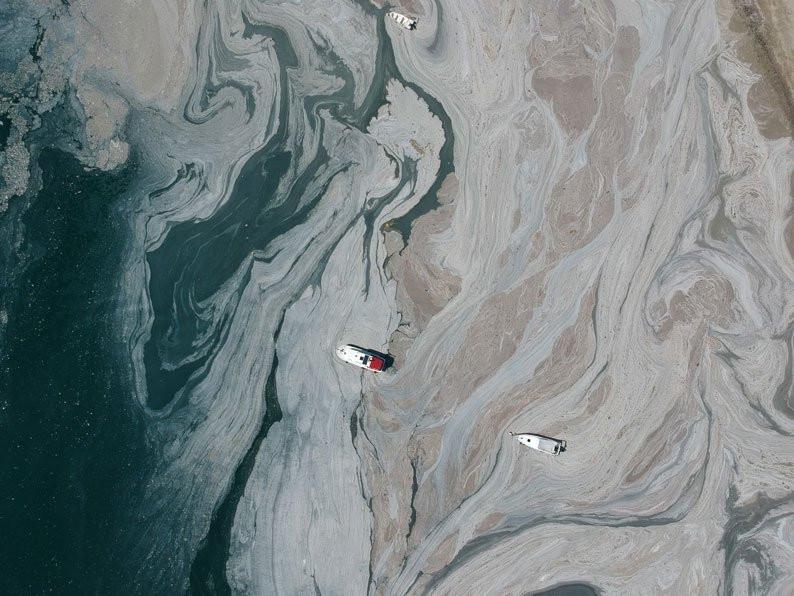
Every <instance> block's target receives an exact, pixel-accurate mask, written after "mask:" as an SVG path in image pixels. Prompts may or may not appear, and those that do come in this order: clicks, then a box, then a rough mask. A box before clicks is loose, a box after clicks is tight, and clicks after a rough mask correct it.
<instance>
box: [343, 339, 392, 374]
mask: <svg viewBox="0 0 794 596" xmlns="http://www.w3.org/2000/svg"><path fill="white" fill-rule="evenodd" d="M336 357H337V358H339V359H340V360H341V361H343V362H347V363H348V364H352V365H353V366H357V367H359V368H363V369H365V370H369V371H372V372H381V371H383V369H385V368H386V359H385V358H384V357H383V356H382V355H381V354H380V353H378V352H375V351H374V350H367V349H366V348H360V347H359V346H354V345H352V344H345V345H342V346H339V347H337V348H336Z"/></svg>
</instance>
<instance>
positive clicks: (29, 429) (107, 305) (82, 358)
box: [0, 150, 145, 594]
mask: <svg viewBox="0 0 794 596" xmlns="http://www.w3.org/2000/svg"><path fill="white" fill-rule="evenodd" d="M38 163H39V166H40V168H41V190H40V192H39V193H38V194H37V195H36V196H35V197H33V200H32V203H31V205H30V208H29V209H28V211H27V212H26V213H25V214H24V215H23V216H22V217H21V220H18V221H21V223H22V224H23V226H24V229H23V230H22V232H24V235H23V236H22V237H23V238H24V243H23V245H22V246H21V250H20V254H22V255H23V256H24V258H25V259H28V260H29V263H28V265H27V266H26V267H25V268H24V270H23V273H22V274H21V276H20V277H18V278H16V279H9V277H6V281H7V282H9V281H10V282H11V283H7V284H4V288H3V294H4V298H5V302H6V304H7V305H9V307H8V325H7V328H6V335H5V337H4V341H3V343H2V346H1V352H0V396H2V404H3V408H4V409H3V412H2V416H1V417H0V437H2V440H0V449H1V450H2V451H1V452H0V486H2V497H1V498H0V503H2V506H1V507H2V508H1V509H0V561H1V562H2V564H0V567H2V571H0V593H2V594H40V593H54V594H80V593H101V591H102V590H101V583H102V581H103V578H104V577H107V576H108V575H110V574H112V573H113V569H112V566H113V562H112V560H110V559H109V557H108V556H107V553H108V552H109V551H110V550H111V549H112V545H111V544H110V542H111V541H112V536H113V534H114V533H115V528H113V527H112V520H113V519H114V517H115V513H114V507H115V504H116V503H119V502H121V501H122V499H121V498H120V497H121V495H122V494H124V493H125V492H126V491H128V490H129V487H130V486H131V485H134V484H135V480H136V478H138V477H140V476H141V473H142V469H141V466H142V465H143V463H144V459H145V457H144V450H143V448H142V434H141V426H140V421H139V420H138V419H137V417H136V415H135V413H134V412H133V411H131V410H130V409H129V399H128V398H127V395H128V393H129V392H128V390H127V389H126V388H125V381H124V379H121V378H119V376H118V375H117V373H116V372H115V371H116V370H117V368H116V367H115V366H114V365H113V361H112V359H111V358H110V355H109V354H110V347H111V342H112V341H113V338H112V337H111V336H110V335H109V329H110V327H109V317H110V314H111V312H112V309H113V302H112V300H113V299H112V296H113V295H114V291H113V285H114V283H115V279H116V276H117V275H118V272H119V266H118V263H119V253H120V250H121V238H122V233H121V232H122V230H121V229H120V228H121V226H120V224H119V223H118V222H117V221H116V220H115V219H114V217H113V207H114V204H115V203H116V202H117V201H119V200H121V197H122V196H123V194H124V191H125V189H126V188H127V186H128V184H129V182H130V180H131V179H132V177H133V176H134V174H135V166H134V165H129V166H128V167H126V168H124V169H123V170H121V171H119V172H116V173H113V174H107V173H101V172H86V171H84V169H83V168H82V166H81V165H80V164H78V163H77V161H76V160H75V159H74V158H73V157H71V156H70V155H68V154H65V153H62V152H60V151H57V150H45V151H44V152H43V153H42V154H41V156H40V158H39V161H38ZM21 203H22V199H20V200H19V201H17V204H21ZM13 216H14V213H13V212H12V213H9V214H7V217H5V218H4V219H3V220H2V224H3V226H2V233H3V237H4V239H8V238H9V237H19V236H17V235H16V234H19V233H21V232H20V230H14V229H13V227H15V222H14V219H13ZM4 254H5V256H6V258H5V259H4V262H3V266H4V272H5V273H6V274H8V273H11V272H12V271H13V270H14V269H15V268H14V265H15V263H14V262H12V259H10V258H8V253H6V252H5V251H4ZM17 264H18V263H17Z"/></svg>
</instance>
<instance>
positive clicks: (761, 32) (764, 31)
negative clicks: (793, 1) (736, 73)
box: [733, 0, 794, 131]
mask: <svg viewBox="0 0 794 596" xmlns="http://www.w3.org/2000/svg"><path fill="white" fill-rule="evenodd" d="M733 3H734V6H735V7H736V10H737V12H738V13H739V14H740V15H741V16H742V18H743V20H744V22H745V24H746V25H747V27H748V29H749V30H750V32H751V33H752V36H753V39H754V40H755V43H756V45H757V47H758V48H759V50H760V51H761V53H762V55H763V58H764V60H763V61H764V62H766V64H767V65H768V66H767V67H765V68H764V69H763V70H764V72H763V74H764V75H765V76H768V77H769V81H768V82H769V83H770V84H771V85H772V86H773V88H774V89H775V91H776V92H777V93H778V94H779V95H780V98H781V100H782V102H783V105H784V112H785V114H786V118H787V119H788V123H789V127H790V129H791V131H794V50H792V46H791V38H792V35H794V13H792V12H791V6H786V4H785V3H784V2H781V1H780V0H733Z"/></svg>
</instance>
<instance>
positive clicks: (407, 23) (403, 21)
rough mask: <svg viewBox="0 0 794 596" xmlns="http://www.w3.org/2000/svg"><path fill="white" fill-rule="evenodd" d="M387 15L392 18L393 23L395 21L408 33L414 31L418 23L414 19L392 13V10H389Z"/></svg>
mask: <svg viewBox="0 0 794 596" xmlns="http://www.w3.org/2000/svg"><path fill="white" fill-rule="evenodd" d="M388 15H389V16H390V17H391V18H393V19H394V20H395V21H397V23H399V24H400V25H402V26H403V27H405V28H406V29H408V30H410V31H413V30H414V29H416V24H417V23H418V22H419V21H417V20H416V19H414V18H411V17H407V16H405V15H404V14H400V13H399V12H394V11H393V10H390V11H389V12H388Z"/></svg>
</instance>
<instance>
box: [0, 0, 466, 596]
mask: <svg viewBox="0 0 794 596" xmlns="http://www.w3.org/2000/svg"><path fill="white" fill-rule="evenodd" d="M362 5H363V6H365V8H366V10H367V12H369V13H371V14H372V15H373V16H374V17H376V18H377V19H379V20H378V23H379V24H378V37H379V40H380V41H379V45H378V48H377V51H376V52H375V55H374V60H375V62H376V72H375V76H374V79H373V81H372V83H371V85H370V87H369V89H368V90H367V93H366V98H365V100H364V101H363V102H362V104H361V105H358V106H354V105H353V103H354V102H353V97H354V93H355V89H354V77H353V75H352V73H351V72H350V71H349V70H348V68H347V67H346V66H345V64H344V63H343V62H342V61H341V60H340V59H339V58H338V57H337V56H335V55H334V54H333V52H331V51H330V50H327V49H324V48H319V47H318V48H317V52H318V56H319V57H320V59H321V60H323V61H324V64H325V68H327V70H329V71H334V72H335V74H336V75H337V76H338V77H339V78H340V79H341V80H343V81H344V82H345V84H344V86H343V88H342V89H341V90H338V91H336V92H333V93H331V94H329V95H318V96H309V97H306V98H302V101H303V106H302V109H303V110H305V116H306V119H307V121H308V122H309V123H310V125H311V126H318V124H317V122H316V119H315V118H316V117H315V114H316V111H317V110H318V109H320V108H321V107H322V108H323V109H326V110H329V111H330V112H331V113H332V114H333V115H334V117H335V118H337V119H338V120H339V121H341V122H343V123H344V124H346V125H348V126H351V127H355V128H358V129H359V130H362V131H363V130H364V129H365V128H366V126H367V124H368V122H369V120H370V119H371V117H372V116H374V115H375V114H376V113H377V111H378V109H379V108H380V107H381V106H382V105H383V103H384V102H385V98H386V84H387V83H388V81H389V80H390V79H392V78H394V79H397V80H399V81H401V82H402V83H403V84H404V85H406V86H408V87H411V88H412V89H413V90H414V91H415V92H416V93H417V94H418V95H419V96H420V97H422V98H423V99H424V100H425V101H426V102H427V103H428V105H429V106H430V108H431V110H432V111H433V112H434V113H435V114H436V115H437V116H438V117H439V118H440V120H441V122H442V125H443V126H444V129H445V134H446V142H445V144H444V147H443V150H442V154H441V159H442V166H441V170H442V171H441V172H440V174H439V176H438V179H437V180H436V183H435V184H434V186H433V188H432V189H431V191H430V192H429V193H427V194H426V195H425V196H423V197H418V199H419V200H418V203H417V206H416V207H414V209H412V210H411V212H410V213H409V214H408V215H407V216H404V217H402V218H400V220H399V221H397V222H395V227H396V229H399V230H400V231H401V232H402V233H403V234H404V235H405V236H406V238H407V237H408V236H409V234H410V228H411V224H412V221H413V220H414V218H416V217H418V216H419V215H421V214H422V213H425V212H427V211H429V210H431V209H433V208H434V207H435V206H437V198H436V196H435V194H436V191H437V190H438V188H439V186H440V184H441V182H442V181H443V178H444V177H445V176H446V174H447V173H449V172H451V171H452V169H453V165H452V155H453V140H452V130H451V124H450V122H449V118H448V117H447V116H446V114H445V113H444V110H443V108H442V106H441V105H440V104H438V102H436V101H435V100H434V99H433V98H432V97H429V96H428V95H427V94H426V93H425V92H424V91H423V90H422V89H421V88H419V87H417V86H415V85H412V84H411V83H410V82H408V81H405V80H404V79H403V78H402V75H401V74H400V72H399V71H398V69H397V66H396V64H395V60H394V55H393V52H392V48H391V45H390V43H389V41H388V36H387V35H386V33H385V30H384V23H383V19H382V12H383V11H380V10H376V9H374V8H372V7H371V6H369V5H367V4H366V3H362ZM244 35H246V36H252V35H258V36H265V37H269V38H271V39H273V40H274V43H275V47H276V49H277V52H278V54H279V64H280V69H281V71H280V73H279V76H280V78H281V82H282V85H281V88H282V89H285V90H288V91H286V92H285V93H284V95H283V96H282V97H281V98H280V100H279V108H278V114H277V115H278V121H279V128H278V130H276V131H275V132H274V134H273V135H272V137H271V141H270V142H269V143H268V144H267V145H266V146H265V147H263V148H262V149H261V150H259V151H258V152H256V153H255V154H254V155H252V156H251V157H250V158H249V159H248V161H247V163H245V164H244V165H243V166H242V169H241V171H240V175H239V176H238V179H237V180H236V181H234V187H233V191H232V193H231V196H230V198H229V200H228V202H227V203H226V204H225V205H223V206H222V207H221V208H220V209H218V210H217V212H215V213H214V214H213V215H212V217H210V218H208V219H207V220H204V221H187V222H184V223H181V224H178V225H174V226H172V227H171V228H170V229H169V232H168V234H167V236H166V238H165V239H164V241H163V242H162V243H161V244H160V245H159V246H158V248H156V249H155V250H153V251H151V252H149V253H147V255H146V256H145V258H146V264H147V266H148V268H149V272H150V280H149V283H148V287H147V290H148V294H149V298H150V300H151V306H152V312H153V315H154V318H153V323H152V329H151V338H150V339H149V340H148V341H147V343H146V344H145V346H144V350H143V351H144V365H145V382H146V389H147V406H148V407H149V408H151V410H152V411H159V412H166V411H168V412H170V414H167V415H168V416H181V415H183V414H181V413H180V406H181V405H183V402H184V400H185V399H186V398H185V396H187V395H189V394H190V391H191V390H192V388H193V387H195V386H196V385H197V384H198V383H199V382H200V380H201V377H202V375H203V374H205V372H206V369H207V367H208V365H209V363H211V359H212V357H213V355H214V354H215V352H216V351H217V346H218V345H219V343H221V342H222V341H223V334H224V333H225V330H226V329H227V328H228V323H229V321H230V320H231V318H232V316H233V315H234V309H235V308H236V300H237V299H238V298H239V296H236V297H235V296H233V297H232V298H230V299H229V301H228V302H227V303H226V304H225V306H224V308H225V309H226V310H225V311H224V312H223V313H222V315H221V316H220V317H219V318H218V320H213V321H212V324H211V325H210V324H208V323H207V321H208V318H206V317H202V313H200V312H196V310H195V308H194V306H193V305H194V304H195V301H199V302H200V301H201V300H202V299H204V298H207V297H211V296H213V295H214V294H216V293H217V292H218V290H219V288H220V287H221V286H222V285H223V284H224V283H226V282H227V281H228V280H229V279H230V278H231V277H232V276H233V275H234V274H235V271H237V270H238V269H239V268H240V265H241V264H242V263H244V262H245V261H246V259H248V258H249V257H250V255H251V254H253V253H254V252H255V251H262V250H263V249H265V248H266V247H267V246H268V244H269V243H270V242H271V241H272V240H273V239H274V238H277V237H278V236H280V235H282V234H286V233H288V232H289V231H290V230H291V229H292V228H294V227H295V226H297V225H298V224H300V223H301V222H304V221H305V220H306V219H307V217H308V216H309V212H310V210H311V209H313V208H314V207H315V206H316V204H317V202H318V201H320V200H321V199H322V196H323V194H324V191H325V187H326V186H325V184H326V183H325V177H327V178H328V180H330V178H331V176H332V175H333V173H328V172H325V173H324V172H323V168H324V166H325V165H326V164H327V163H328V161H329V156H328V155H327V154H326V152H325V151H324V150H320V151H319V152H318V153H317V155H315V156H314V157H313V158H312V159H311V160H309V163H308V165H306V166H305V167H304V168H303V169H302V170H301V171H300V172H297V173H295V172H292V171H291V170H290V167H291V166H292V164H294V163H296V162H298V161H299V159H300V157H301V152H302V151H303V150H304V148H303V146H302V144H301V143H300V142H299V141H298V142H296V140H295V138H294V136H295V135H294V134H293V131H289V130H287V129H286V125H285V123H286V122H289V121H291V118H290V114H289V113H288V110H289V109H291V108H290V106H291V105H294V104H291V103H290V102H289V99H290V97H289V95H288V93H289V87H290V85H289V84H288V78H289V76H293V75H294V73H292V74H291V73H290V72H289V71H290V69H293V68H294V67H295V65H296V64H297V58H296V56H295V52H294V50H293V48H292V46H291V43H290V40H289V39H288V38H287V35H286V34H285V33H284V32H283V31H280V30H278V29H274V28H271V27H266V26H262V25H252V24H250V23H246V28H245V31H244ZM219 60H220V58H219ZM221 62H222V61H220V62H219V65H220V66H224V67H227V68H229V69H232V67H233V66H234V65H233V64H231V63H229V64H223V63H221ZM218 89H219V88H218V87H217V85H216V84H215V83H214V82H212V81H210V80H208V81H207V82H206V85H205V86H204V87H203V88H202V87H201V86H198V87H197V90H196V94H197V97H198V99H197V101H198V103H199V104H202V102H204V103H206V99H207V97H209V96H211V95H212V94H214V93H217V92H218ZM249 91H250V90H247V89H245V88H240V92H241V93H242V94H243V95H244V96H245V97H246V98H248V100H249V104H250V103H251V101H252V100H251V96H250V92H249ZM204 107H206V106H204ZM249 108H251V109H253V108H252V107H251V105H249ZM185 116H186V118H187V119H189V118H188V114H187V111H186V112H185ZM302 116H303V115H301V118H302ZM59 118H65V116H64V114H62V113H59V112H53V113H52V114H51V115H49V116H48V117H47V120H48V121H50V123H51V126H49V127H47V126H45V128H47V129H48V131H49V132H48V133H47V134H50V135H53V136H52V138H45V136H46V135H45V134H44V133H43V132H42V133H40V135H39V137H40V139H41V140H43V141H44V143H45V144H46V143H47V142H49V141H50V140H57V141H58V142H60V143H65V144H68V145H69V146H72V147H77V146H78V145H79V140H78V139H79V136H80V135H75V134H73V133H69V132H68V131H69V130H72V129H73V128H74V127H72V126H70V125H67V124H65V123H62V122H58V119H59ZM292 120H294V118H293V119H292ZM193 124H194V125H200V124H201V123H200V122H193ZM7 128H8V126H7V123H6V121H5V120H3V118H2V115H0V145H2V144H3V143H5V142H6V141H7V136H8V135H7ZM58 135H61V136H64V137H69V138H58V139H55V137H56V136H58ZM141 151H142V153H141V155H146V154H145V153H143V151H144V149H143V148H141ZM35 159H36V167H34V168H33V171H34V180H33V181H32V184H31V188H33V189H38V190H36V191H35V192H34V191H31V195H30V196H27V197H24V198H20V199H18V200H15V201H14V202H13V204H12V208H11V209H10V211H9V212H8V213H6V214H4V215H2V216H0V273H2V274H3V276H4V279H5V283H4V286H3V288H2V304H3V305H4V308H5V309H6V312H7V315H8V324H7V326H6V327H5V331H4V335H2V336H0V437H2V440H0V483H1V484H0V485H1V486H2V487H3V494H2V497H0V596H3V595H5V594H44V593H53V594H174V593H179V592H180V591H182V590H183V589H184V587H185V586H187V589H188V591H189V592H191V593H194V594H227V593H229V591H230V589H229V585H228V583H227V581H226V578H225V565H226V560H227V558H228V554H229V544H230V538H231V535H232V530H233V529H232V525H233V521H234V517H235V513H236V511H237V506H238V503H239V501H240V498H241V495H242V494H243V491H244V489H245V486H246V484H247V482H248V479H249V476H250V474H251V470H252V469H253V465H254V461H255V458H256V455H257V453H258V451H259V449H260V446H261V443H262V442H263V441H264V440H266V438H267V431H268V429H269V428H270V426H271V425H272V424H273V423H274V422H275V421H277V420H278V419H279V418H280V417H281V410H280V407H279V402H278V395H277V394H276V390H275V380H274V379H275V370H276V368H277V365H278V363H277V361H274V362H273V370H272V371H271V375H270V379H269V380H268V383H267V387H266V390H265V395H264V396H263V399H264V401H265V404H266V411H265V414H264V416H263V419H262V420H261V421H260V427H259V432H258V433H257V435H256V437H255V438H254V440H253V442H252V443H251V445H248V446H246V451H245V455H244V457H243V458H242V460H241V461H240V462H239V464H238V466H237V468H236V469H234V470H230V471H229V478H230V484H229V488H228V491H227V492H226V494H224V495H223V496H222V498H221V499H220V500H219V501H218V502H217V503H216V504H215V506H214V508H213V509H212V510H211V511H195V512H192V511H189V512H187V514H184V512H179V513H177V512H176V511H175V510H176V508H174V509H175V510H174V511H171V510H170V509H169V506H168V503H167V497H168V493H169V491H170V487H167V486H166V487H165V489H163V493H164V494H165V497H164V498H163V499H162V500H159V501H157V502H156V503H152V502H150V500H151V499H149V500H147V498H148V497H147V494H146V487H147V486H148V483H149V482H150V481H156V480H158V479H157V478H154V477H153V474H154V473H155V472H154V470H155V469H156V466H155V464H156V461H157V457H158V452H157V450H158V448H160V447H161V445H158V444H157V437H158V423H159V421H158V420H157V419H156V416H151V415H149V416H150V417H149V418H148V419H144V417H143V416H144V415H143V413H142V412H141V411H140V410H139V409H137V408H136V405H135V399H134V391H133V389H132V387H131V385H130V379H128V378H125V376H124V373H123V371H125V370H126V369H127V364H128V363H121V362H119V360H118V359H119V354H122V353H123V349H124V348H125V347H126V346H121V345H120V343H119V342H120V341H121V339H120V338H118V337H115V336H114V331H113V326H112V324H111V323H112V322H113V321H118V318H119V312H118V310H119V303H118V302H117V301H118V300H119V297H118V296H119V282H120V276H121V274H122V273H123V271H122V267H123V263H124V262H125V261H124V259H123V258H122V256H123V255H122V253H123V251H124V250H125V246H126V245H125V242H127V241H128V238H129V234H130V230H129V229H128V228H127V226H128V225H131V224H130V222H129V221H126V220H124V215H123V214H125V213H127V214H129V213H131V212H134V210H135V207H136V205H137V203H136V202H137V201H141V200H142V198H146V197H148V200H150V201H153V202H154V201H156V200H157V199H158V196H161V195H162V194H164V193H166V192H167V191H168V188H169V186H165V187H164V188H160V189H158V188H154V187H150V188H143V186H144V185H145V184H146V180H147V178H146V177H145V176H143V175H142V171H143V170H146V171H147V172H149V171H150V170H149V168H152V169H154V168H156V166H155V165H152V164H145V163H144V162H143V160H142V159H141V160H138V159H136V157H135V156H133V158H131V159H130V161H129V163H128V164H127V165H126V166H124V167H123V168H121V169H120V170H118V171H115V172H111V173H107V172H100V171H86V170H85V169H84V168H83V166H82V165H81V164H79V163H78V161H77V160H76V159H75V158H74V157H72V156H71V155H70V154H69V153H65V152H63V151H60V150H57V149H47V150H43V151H42V152H41V153H40V154H39V155H38V156H37V157H36V158H35ZM415 166H416V164H414V163H413V162H409V161H406V162H405V163H404V164H402V167H401V171H400V183H399V187H398V188H397V189H395V190H393V191H391V192H390V193H388V194H387V195H385V196H383V197H377V198H374V199H373V200H372V201H370V202H369V203H368V204H367V206H365V207H363V208H362V211H361V214H360V218H361V219H362V220H363V221H364V223H365V224H366V231H365V237H364V238H363V239H362V251H363V254H364V258H366V259H369V258H370V257H369V251H368V250H366V247H367V246H369V244H370V241H371V239H372V236H373V235H374V234H376V233H377V230H375V229H374V226H375V221H376V220H377V218H378V215H379V213H380V211H381V209H382V208H383V207H384V206H385V205H387V204H388V203H389V202H390V201H391V200H392V199H393V198H394V196H396V195H397V194H398V193H399V192H401V190H402V189H403V187H404V186H405V185H408V184H411V183H412V180H414V179H415V177H416V167H415ZM340 167H343V166H340ZM193 168H194V165H192V164H189V163H186V164H182V167H181V168H180V169H179V171H178V172H171V173H168V172H165V173H164V172H158V176H157V178H158V179H160V180H167V179H169V176H170V180H171V181H170V182H167V183H166V182H164V183H163V184H167V185H170V186H174V185H178V184H181V183H183V182H184V180H183V179H187V178H190V177H191V176H194V175H198V174H197V173H196V172H195V171H193ZM196 168H197V166H196ZM288 176H295V178H294V179H291V180H289V184H283V182H284V180H285V179H286V177H288ZM149 184H151V182H149ZM279 188H289V189H291V190H289V192H288V193H287V194H286V195H285V196H278V195H277V193H278V189H279ZM307 188H314V189H319V190H315V191H313V192H315V193H316V194H315V195H314V196H311V197H308V196H305V193H306V192H307V191H306V189H307ZM351 225H353V224H351ZM336 241H337V242H338V241H339V239H337V240H336ZM331 250H332V249H331ZM331 250H329V251H328V254H327V255H325V256H324V257H322V258H321V259H320V262H319V263H318V264H317V271H316V273H315V278H319V276H321V275H322V270H323V268H324V266H325V263H326V262H327V259H328V258H329V257H330V253H331ZM367 270H369V267H367ZM239 283H240V284H241V285H240V287H241V289H242V288H243V287H244V286H245V284H246V283H247V278H244V279H242V280H240V282H239ZM310 283H313V282H310ZM366 289H368V286H367V288H366ZM299 290H300V291H302V289H299ZM270 315H271V316H272V317H274V320H283V316H284V312H283V311H282V312H273V313H270ZM274 339H275V338H274ZM180 400H182V401H180ZM166 408H169V409H168V410H166ZM163 415H164V416H166V414H163ZM185 415H189V414H185ZM188 430H189V429H188ZM160 486H161V488H162V485H160ZM136 515H138V516H139V517H138V518H136V517H135V516H136ZM180 515H182V517H180ZM185 515H192V516H194V517H195V520H199V521H198V522H196V525H197V526H199V527H206V526H205V525H203V522H204V520H208V523H209V527H208V531H207V532H206V535H205V536H204V537H203V539H202V540H201V541H200V543H199V544H198V546H197V547H195V546H194V545H189V546H188V545H186V544H182V543H179V542H178V541H177V540H173V542H175V543H172V537H174V536H179V535H180V532H179V530H180V529H181V528H183V527H184V526H185V525H192V524H193V523H194V521H195V520H194V519H186V518H185ZM144 528H145V531H144ZM153 542H157V544H154V543H153ZM150 553H157V555H158V556H150Z"/></svg>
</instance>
